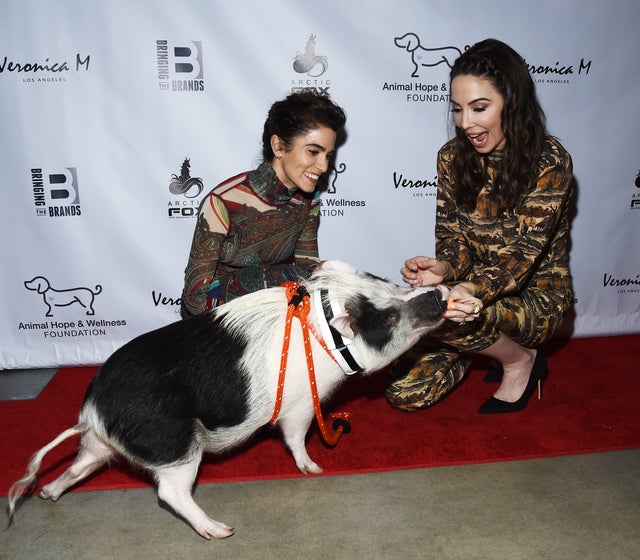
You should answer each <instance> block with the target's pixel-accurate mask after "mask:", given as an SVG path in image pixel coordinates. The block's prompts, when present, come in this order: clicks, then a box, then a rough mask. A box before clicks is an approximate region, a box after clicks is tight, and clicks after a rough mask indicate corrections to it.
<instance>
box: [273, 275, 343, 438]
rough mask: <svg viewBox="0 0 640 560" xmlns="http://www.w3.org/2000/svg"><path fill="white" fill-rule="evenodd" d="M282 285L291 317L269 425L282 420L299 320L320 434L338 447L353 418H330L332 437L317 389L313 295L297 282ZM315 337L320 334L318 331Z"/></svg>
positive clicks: (332, 415)
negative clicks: (294, 323) (310, 320)
mask: <svg viewBox="0 0 640 560" xmlns="http://www.w3.org/2000/svg"><path fill="white" fill-rule="evenodd" d="M282 285H283V286H284V287H285V288H286V289H287V291H286V294H287V301H288V302H289V306H288V307H287V316H286V320H285V326H284V340H283V342H282V355H281V357H280V373H279V375H278V390H277V392H276V404H275V407H274V410H273V415H272V416H271V420H269V424H274V423H275V422H276V420H277V419H278V415H279V414H280V409H281V408H282V394H283V392H284V379H285V374H286V371H287V358H288V357H289V343H290V341H291V322H292V319H293V317H294V316H295V317H297V318H298V320H299V321H300V326H301V327H302V338H303V340H304V350H305V355H306V357H307V370H308V371H309V386H310V387H311V398H312V400H313V410H314V412H315V415H316V421H317V422H318V428H320V433H321V434H322V439H323V440H324V441H325V443H326V444H327V445H330V446H334V445H335V444H336V443H338V440H339V439H340V436H342V434H343V433H345V434H348V433H349V432H350V431H351V425H350V424H349V418H350V415H349V413H348V412H337V413H335V414H330V415H329V418H331V419H333V420H334V422H333V429H334V432H333V433H332V434H330V433H329V430H328V429H327V427H326V426H325V423H324V419H323V418H322V411H321V409H320V398H319V397H318V387H317V386H316V374H315V368H314V366H313V353H312V349H311V339H310V337H309V324H308V315H309V308H310V302H309V293H308V292H307V290H306V289H305V287H304V286H301V285H300V284H298V283H296V282H285V283H284V284H282ZM314 334H316V333H315V331H314ZM316 338H317V339H318V342H320V344H321V345H322V347H323V348H324V349H325V350H326V352H327V353H328V354H329V355H330V356H331V357H332V358H333V356H332V354H331V351H330V350H329V348H328V347H327V345H326V344H325V342H324V340H322V339H321V338H319V337H318V335H317V334H316Z"/></svg>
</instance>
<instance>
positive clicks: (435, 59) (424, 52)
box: [393, 33, 469, 78]
mask: <svg viewBox="0 0 640 560" xmlns="http://www.w3.org/2000/svg"><path fill="white" fill-rule="evenodd" d="M393 41H394V43H395V45H396V47H398V48H400V49H404V50H406V51H407V52H408V53H409V54H410V55H411V63H412V64H413V72H411V77H412V78H419V77H420V69H421V68H433V67H435V66H439V65H441V64H446V65H447V66H448V67H449V68H451V67H452V66H453V63H454V62H455V60H456V59H457V58H458V57H459V56H460V55H461V54H462V51H461V50H460V49H459V48H458V47H451V46H449V47H433V48H430V47H423V46H422V45H421V44H420V37H418V36H417V35H416V34H415V33H405V34H404V35H402V36H401V37H395V38H394V40H393ZM468 48H469V47H468V46H467V47H465V50H467V49H468Z"/></svg>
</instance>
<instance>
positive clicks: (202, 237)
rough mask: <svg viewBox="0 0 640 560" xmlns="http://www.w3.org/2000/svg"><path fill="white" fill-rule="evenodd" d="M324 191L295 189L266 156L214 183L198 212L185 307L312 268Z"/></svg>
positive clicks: (204, 305) (199, 307) (206, 305)
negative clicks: (252, 166) (253, 166)
mask: <svg viewBox="0 0 640 560" xmlns="http://www.w3.org/2000/svg"><path fill="white" fill-rule="evenodd" d="M319 196H320V194H319V192H318V191H316V192H315V193H313V194H306V193H304V192H302V191H299V190H298V189H294V190H289V189H288V188H287V187H285V186H284V185H283V184H282V183H281V182H280V180H279V179H278V177H277V176H276V173H275V171H274V170H273V168H272V167H271V166H270V165H269V164H267V163H263V164H261V165H260V166H259V167H258V169H256V170H254V171H250V172H246V173H242V174H240V175H236V176H235V177H232V178H230V179H228V180H226V181H224V182H223V183H220V184H219V185H218V186H217V187H215V188H214V189H213V190H212V191H211V192H210V193H209V194H208V195H207V196H206V197H205V198H204V200H203V201H202V204H201V206H200V210H199V213H198V222H197V225H196V228H195V233H194V236H193V242H192V245H191V252H190V254H189V261H188V264H187V267H186V269H185V285H184V290H183V293H182V307H183V310H186V311H187V313H188V314H197V313H202V312H203V311H205V310H207V309H211V308H213V307H215V306H217V305H221V304H222V303H224V302H225V301H229V300H231V299H233V298H235V297H238V296H241V295H243V294H246V293H249V292H254V291H256V290H259V289H261V288H267V287H272V286H279V285H280V284H282V282H285V281H287V280H294V281H295V280H297V279H299V278H300V277H305V276H307V275H308V274H309V273H310V272H311V270H312V269H313V267H314V266H315V265H317V264H318V241H317V234H318V224H319V212H320V201H319Z"/></svg>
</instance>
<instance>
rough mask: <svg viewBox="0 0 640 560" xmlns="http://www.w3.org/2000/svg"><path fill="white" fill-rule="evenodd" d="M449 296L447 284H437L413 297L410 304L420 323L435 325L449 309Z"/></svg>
mask: <svg viewBox="0 0 640 560" xmlns="http://www.w3.org/2000/svg"><path fill="white" fill-rule="evenodd" d="M448 297H449V289H448V288H446V287H445V286H437V287H436V288H434V289H431V290H429V291H428V292H425V293H422V294H420V295H417V296H415V297H413V298H411V299H410V300H409V306H410V308H411V310H412V312H413V314H414V316H415V317H416V319H417V320H418V322H419V323H420V324H427V325H433V324H435V323H437V322H438V321H439V320H440V319H442V316H443V315H444V313H445V311H446V310H447V298H448Z"/></svg>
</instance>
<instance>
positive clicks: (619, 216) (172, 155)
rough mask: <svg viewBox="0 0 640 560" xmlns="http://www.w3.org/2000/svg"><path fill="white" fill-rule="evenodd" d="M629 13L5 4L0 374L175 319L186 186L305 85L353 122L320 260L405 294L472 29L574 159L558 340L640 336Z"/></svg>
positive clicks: (423, 243)
mask: <svg viewBox="0 0 640 560" xmlns="http://www.w3.org/2000/svg"><path fill="white" fill-rule="evenodd" d="M638 21H640V3H638V2H637V0H606V1H605V0H600V1H596V0H563V1H558V0H538V1H536V2H523V3H521V2H512V1H510V0H504V1H498V0H485V2H483V3H482V5H481V6H480V7H479V6H478V3H477V2H475V1H470V0H457V1H455V2H451V1H450V0H447V1H439V0H393V1H391V0H389V1H382V0H377V1H374V0H324V1H323V2H320V3H309V2H299V1H297V0H274V1H271V2H265V1H263V0H236V1H234V2H229V1H228V0H227V1H218V0H181V1H180V2H176V1H165V0H157V1H156V0H153V1H151V0H149V1H143V0H138V1H131V0H84V1H79V0H56V1H55V2H52V1H49V0H2V2H0V119H1V125H0V164H1V168H2V179H1V184H2V195H1V196H2V218H1V219H0V236H1V237H0V239H1V257H2V264H1V266H2V275H1V280H0V282H1V284H0V330H1V343H0V346H1V347H0V369H14V368H32V367H52V366H59V365H81V364H97V363H101V362H102V361H104V359H105V358H106V357H107V356H108V355H109V354H110V353H111V352H112V351H113V350H114V349H115V348H117V347H119V346H121V345H122V344H123V343H125V342H126V341H127V340H129V339H131V338H132V337H134V336H136V335H138V334H140V333H142V332H145V331H148V330H151V329H153V328H156V327H159V326H161V325H164V324H167V323H169V322H172V321H175V320H177V319H178V318H179V315H178V309H179V297H180V292H181V289H182V280H183V271H184V267H185V264H186V260H187V255H188V252H189V247H190V243H191V236H192V233H193V228H194V223H195V222H194V216H195V213H196V208H197V206H198V204H199V202H200V200H201V199H202V196H203V195H204V194H205V193H206V192H207V191H208V190H209V189H210V188H212V187H213V186H214V185H215V184H217V183H218V182H219V181H221V180H223V179H225V178H227V177H229V176H231V175H233V174H236V173H239V172H241V171H244V170H247V169H252V168H254V167H255V166H256V165H257V163H258V159H259V154H260V136H261V131H262V124H263V122H264V118H265V116H266V112H267V109H268V108H269V106H270V105H271V103H272V102H273V101H276V100H277V99H280V98H282V97H283V96H284V95H286V94H287V93H288V92H290V91H292V90H296V89H299V88H314V89H316V90H318V91H322V92H324V93H326V94H328V95H330V96H331V97H332V98H333V99H335V100H336V101H337V102H338V103H339V104H341V105H342V106H343V107H344V108H345V110H346V112H347V114H348V139H347V142H346V144H345V145H344V146H343V147H342V148H341V149H340V150H339V153H338V157H337V160H336V166H335V169H333V171H332V173H331V175H330V176H329V180H328V185H327V189H326V192H325V193H324V194H323V210H322V223H321V229H320V253H321V257H322V258H341V259H344V260H347V261H350V262H352V263H353V264H355V265H357V266H358V267H360V268H362V269H365V270H368V271H370V272H373V273H376V274H378V275H381V276H386V277H388V278H390V279H392V280H394V281H396V282H400V274H399V269H400V266H401V265H402V263H403V261H404V259H405V258H407V257H409V256H413V255H415V254H433V245H434V239H433V225H434V224H433V220H434V209H435V191H436V177H435V175H436V169H435V160H436V152H437V150H438V148H439V147H440V146H441V145H442V144H443V143H444V142H445V141H446V139H447V138H448V137H449V135H450V133H451V128H450V125H449V113H448V100H449V92H448V71H449V64H451V63H452V62H453V60H455V58H456V57H457V56H458V54H459V53H460V52H461V51H462V50H464V48H465V46H467V45H470V44H473V43H475V42H476V41H479V40H481V39H484V38H486V37H496V38H499V39H501V40H504V41H506V42H507V43H509V44H511V45H512V46H513V47H514V48H515V49H516V50H517V51H519V52H520V53H521V54H522V55H523V56H524V57H525V59H526V60H527V63H528V64H529V66H530V70H531V72H532V75H533V77H534V78H535V81H536V83H537V87H538V92H539V95H540V98H541V100H542V104H543V107H544V109H545V111H546V113H547V116H548V121H549V129H550V131H551V132H552V133H553V134H555V135H556V136H558V137H559V138H560V139H561V141H562V143H563V144H564V145H565V146H566V148H567V149H568V150H569V151H570V152H571V154H572V155H573V159H574V165H575V178H576V183H577V189H578V196H577V204H576V211H575V218H574V221H573V228H572V249H571V264H572V267H573V273H574V276H575V280H574V282H575V291H576V301H575V317H574V318H573V320H572V322H571V323H569V324H568V325H567V332H568V334H570V335H571V336H575V337H587V336H598V335H616V334H622V333H634V332H639V331H640V319H639V315H640V249H639V248H638V240H639V239H640V235H638V234H639V232H640V134H639V131H640V104H639V103H638V100H640V57H639V56H638V53H639V52H640V39H639V37H640V34H639V33H638ZM185 159H188V160H189V165H190V167H189V168H188V169H187V171H188V172H189V174H190V176H191V177H192V178H194V179H195V178H199V179H201V181H202V185H203V187H204V190H202V188H201V187H200V186H199V184H198V181H192V182H191V183H189V184H186V185H185V184H181V183H182V181H181V180H180V177H181V176H182V179H184V178H185V177H186V175H184V174H183V173H182V165H183V162H184V160H185ZM174 176H175V177H174Z"/></svg>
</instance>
